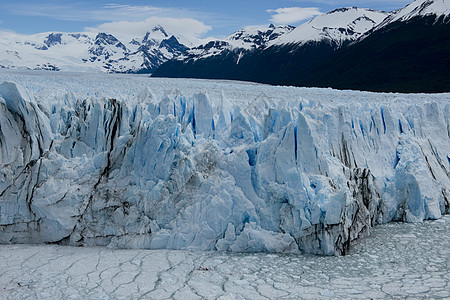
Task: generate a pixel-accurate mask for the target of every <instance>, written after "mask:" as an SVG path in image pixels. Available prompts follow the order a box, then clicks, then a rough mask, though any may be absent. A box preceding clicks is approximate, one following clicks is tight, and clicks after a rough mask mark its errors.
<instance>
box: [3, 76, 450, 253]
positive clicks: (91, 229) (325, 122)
mask: <svg viewBox="0 0 450 300" xmlns="http://www.w3.org/2000/svg"><path fill="white" fill-rule="evenodd" d="M0 82H3V83H2V84H0V149H1V151H0V153H1V156H0V164H1V166H2V167H1V171H0V172H1V173H0V195H1V198H0V199H1V200H0V242H1V243H44V242H58V243H61V244H69V245H84V246H109V247H113V248H115V247H119V248H149V249H163V248H164V249H189V250H224V251H235V252H241V251H244V252H259V251H263V252H276V253H283V252H285V253H299V252H304V253H316V254H327V255H332V254H346V253H348V251H349V245H350V244H352V243H353V241H354V240H356V239H358V238H359V237H363V236H366V235H368V234H369V233H370V232H371V231H372V227H373V226H374V225H375V224H379V223H385V222H389V221H392V220H401V221H407V222H422V221H423V220H424V219H439V218H441V217H442V215H443V214H444V213H447V212H448V208H449V206H450V203H449V199H450V177H449V170H450V153H449V149H450V134H449V131H448V128H450V118H449V116H450V94H407V95H405V94H389V93H386V94H382V93H368V92H358V91H336V90H332V89H317V88H295V87H276V86H266V85H260V84H252V83H243V82H233V81H214V80H193V79H192V80H186V79H158V78H147V77H144V76H130V75H128V76H126V75H99V74H76V73H72V74H71V73H48V72H17V71H16V72H11V71H1V72H0ZM13 82H14V83H13Z"/></svg>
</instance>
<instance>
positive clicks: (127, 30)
mask: <svg viewBox="0 0 450 300" xmlns="http://www.w3.org/2000/svg"><path fill="white" fill-rule="evenodd" d="M156 25H161V26H162V27H163V28H164V29H165V30H166V31H167V33H168V34H171V33H173V34H176V35H178V36H186V37H194V38H198V37H200V36H201V35H203V34H205V33H206V32H208V31H209V30H211V29H212V28H211V26H208V25H205V24H204V23H203V22H201V21H198V20H195V19H192V18H178V19H176V18H160V17H150V18H147V19H145V20H143V21H136V22H131V21H119V22H108V23H103V24H101V25H99V26H95V27H85V30H86V31H91V32H107V33H111V34H113V35H115V36H116V37H118V38H119V39H123V40H124V41H130V40H131V39H132V38H136V37H142V36H143V35H144V34H145V33H146V32H147V31H149V30H151V29H152V28H154V27H155V26H156Z"/></svg>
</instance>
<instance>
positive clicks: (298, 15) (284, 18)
mask: <svg viewBox="0 0 450 300" xmlns="http://www.w3.org/2000/svg"><path fill="white" fill-rule="evenodd" d="M267 12H268V13H272V14H273V15H272V17H271V18H270V21H271V22H273V23H276V24H296V23H298V22H301V21H304V20H308V19H311V18H313V17H315V16H317V15H320V14H322V12H321V11H320V10H319V8H318V7H282V8H278V9H268V10H267Z"/></svg>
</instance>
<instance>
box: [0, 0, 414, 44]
mask: <svg viewBox="0 0 450 300" xmlns="http://www.w3.org/2000/svg"><path fill="white" fill-rule="evenodd" d="M410 2H412V0H343V1H336V0H311V1H304V0H276V1H274V0H272V1H269V0H247V1H246V0H221V1H213V0H187V1H181V0H151V1H149V0H129V1H121V0H116V1H115V0H100V1H94V0H90V1H86V0H72V1H68V0H47V1H40V0H14V1H13V0H0V30H11V31H15V32H17V33H23V34H33V33H39V32H48V31H62V32H79V31H89V30H91V31H96V30H102V31H110V32H114V31H119V32H120V33H122V35H123V36H126V35H128V34H132V32H133V31H140V30H141V29H142V28H143V27H147V26H152V25H153V24H156V23H161V25H163V27H167V26H168V27H169V29H170V30H177V31H180V32H182V33H183V34H185V35H192V36H196V37H199V38H205V37H210V36H212V37H221V36H226V35H228V34H231V33H233V32H234V31H236V30H239V29H241V28H243V27H245V26H250V25H263V24H270V23H276V24H277V23H278V24H290V25H295V26H297V25H299V24H301V23H303V22H305V21H306V20H307V19H309V18H311V17H313V16H314V15H317V14H319V13H325V12H328V11H331V10H333V9H335V8H340V7H348V6H358V7H364V8H372V9H378V10H385V11H392V10H395V9H399V8H402V7H404V6H405V5H407V4H408V3H410ZM170 30H169V31H170Z"/></svg>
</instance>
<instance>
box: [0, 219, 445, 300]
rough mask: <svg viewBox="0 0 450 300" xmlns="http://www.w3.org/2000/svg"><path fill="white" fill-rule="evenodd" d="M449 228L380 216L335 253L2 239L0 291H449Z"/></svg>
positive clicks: (143, 294) (309, 294)
mask: <svg viewBox="0 0 450 300" xmlns="http://www.w3.org/2000/svg"><path fill="white" fill-rule="evenodd" d="M449 232H450V216H444V217H443V218H442V219H440V220H437V221H426V222H424V223H418V224H406V223H390V224H385V225H380V226H376V227H375V228H374V229H373V231H372V234H371V236H369V237H367V238H364V239H361V240H360V241H358V242H357V243H356V244H355V246H354V247H353V248H352V249H351V250H350V253H349V254H348V255H347V256H341V257H336V256H335V257H324V256H310V255H282V254H266V253H256V254H238V253H223V252H222V253H220V252H189V251H173V250H117V249H115V250H112V249H107V248H88V247H86V248H82V247H81V248H76V247H64V246H54V245H45V246H44V245H2V246H0V249H1V250H0V268H1V270H2V272H1V275H0V286H1V291H0V298H1V299H80V298H83V299H86V298H89V299H171V298H173V299H371V298H373V299H386V298H395V299H404V298H408V299H422V298H447V299H448V298H449V297H450V272H449V269H450V260H449V258H450V239H449Z"/></svg>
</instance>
